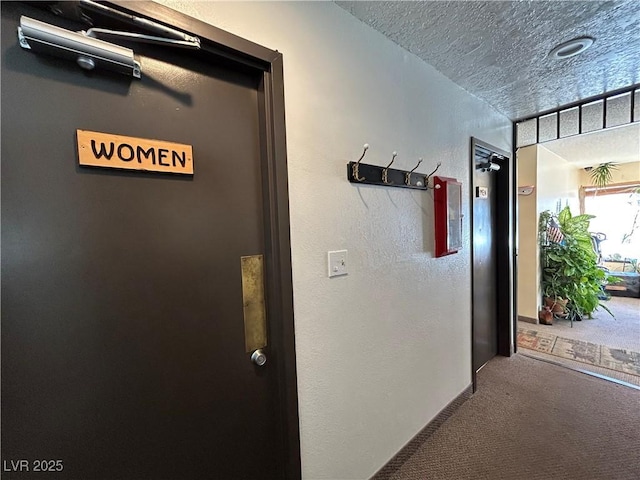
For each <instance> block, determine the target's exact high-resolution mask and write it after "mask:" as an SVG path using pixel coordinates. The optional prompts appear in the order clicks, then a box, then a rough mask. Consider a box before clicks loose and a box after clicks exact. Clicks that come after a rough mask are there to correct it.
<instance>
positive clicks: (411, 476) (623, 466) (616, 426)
mask: <svg viewBox="0 0 640 480" xmlns="http://www.w3.org/2000/svg"><path fill="white" fill-rule="evenodd" d="M478 387H479V388H478V391H477V392H476V393H475V394H474V396H473V397H471V399H469V400H468V401H467V402H466V403H464V404H463V405H462V406H461V407H460V409H459V410H458V411H457V412H456V413H455V414H454V415H453V416H452V417H451V418H449V419H448V420H447V421H446V422H445V423H444V424H443V425H442V426H441V427H440V428H439V429H438V430H437V431H436V432H435V433H434V434H433V435H432V436H431V437H429V438H428V439H427V440H426V441H425V442H424V443H423V444H422V445H421V446H420V447H419V448H418V449H417V451H416V452H415V453H414V454H413V456H412V457H410V458H409V459H408V460H407V461H406V462H405V463H404V464H403V465H402V466H401V467H400V468H399V469H398V470H396V471H395V472H393V473H391V474H390V476H389V477H388V478H392V479H396V480H401V479H402V480H432V479H433V480H435V479H442V480H465V479H469V480H472V479H473V480H484V479H486V480H638V479H640V391H638V390H634V389H631V388H629V387H625V386H623V385H618V384H615V383H612V382H608V381H606V380H601V379H599V378H595V377H591V376H588V375H585V374H582V373H579V372H575V371H572V370H569V369H566V368H563V367H559V366H556V365H551V364H548V363H545V362H542V361H540V360H536V359H533V358H528V357H524V356H523V355H516V356H513V357H511V358H505V357H496V358H495V359H493V360H492V361H490V362H489V363H488V364H487V365H486V366H485V367H484V368H483V369H482V370H481V371H480V372H479V373H478Z"/></svg>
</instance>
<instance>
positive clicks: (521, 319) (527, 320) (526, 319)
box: [518, 315, 538, 325]
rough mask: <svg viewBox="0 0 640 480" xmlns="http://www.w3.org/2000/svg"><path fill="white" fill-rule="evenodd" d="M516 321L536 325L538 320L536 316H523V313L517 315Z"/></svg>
mask: <svg viewBox="0 0 640 480" xmlns="http://www.w3.org/2000/svg"><path fill="white" fill-rule="evenodd" d="M518 321H519V322H525V323H535V324H536V325H537V324H538V320H537V319H536V318H531V317H525V316H524V315H518Z"/></svg>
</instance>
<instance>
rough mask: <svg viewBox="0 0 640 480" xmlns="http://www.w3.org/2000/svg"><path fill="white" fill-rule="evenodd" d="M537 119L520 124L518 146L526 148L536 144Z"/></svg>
mask: <svg viewBox="0 0 640 480" xmlns="http://www.w3.org/2000/svg"><path fill="white" fill-rule="evenodd" d="M536 143H537V142H536V119H535V118H533V119H531V120H527V121H525V122H520V123H518V125H517V128H516V146H517V147H526V146H527V145H534V144H536Z"/></svg>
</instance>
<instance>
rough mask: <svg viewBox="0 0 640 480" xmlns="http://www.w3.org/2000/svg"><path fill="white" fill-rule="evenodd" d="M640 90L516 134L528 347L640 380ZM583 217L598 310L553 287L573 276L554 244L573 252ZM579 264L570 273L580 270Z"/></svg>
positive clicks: (567, 111)
mask: <svg viewBox="0 0 640 480" xmlns="http://www.w3.org/2000/svg"><path fill="white" fill-rule="evenodd" d="M638 96H639V91H638V90H637V88H631V89H628V90H627V91H626V92H622V93H620V92H618V93H617V94H615V95H612V96H610V97H605V98H600V99H595V100H594V99H591V100H589V101H586V102H584V104H583V105H577V106H569V107H563V108H561V109H559V110H558V111H557V112H553V113H547V114H542V115H540V116H538V117H536V118H534V119H528V120H525V121H524V122H520V123H518V122H517V132H516V135H515V142H514V143H515V144H516V145H517V146H518V149H517V153H516V158H517V165H518V173H517V182H518V197H517V203H518V221H517V230H518V282H517V292H518V295H517V304H518V306H517V309H518V334H517V344H518V347H519V348H520V350H519V351H520V352H521V353H524V354H526V355H531V356H535V357H536V358H541V359H544V360H547V361H551V362H553V363H559V364H562V365H564V366H568V367H570V368H574V369H577V370H581V371H586V372H591V373H593V374H597V375H599V376H603V377H605V378H608V379H613V380H615V381H619V382H622V383H626V384H628V385H632V386H638V387H640V272H638V271H637V263H638V260H639V258H638V257H640V248H639V247H638V245H640V243H638V242H640V234H639V233H638V227H637V224H638V220H637V216H639V215H640V214H639V213H638V212H639V210H640V206H639V205H638V200H639V199H640V190H638V188H639V187H640V124H638V123H637V120H638V118H639V115H638V101H637V100H638ZM614 102H615V103H618V104H619V105H618V106H620V105H622V108H621V110H616V113H615V115H616V119H615V120H614V119H613V118H612V117H611V112H612V111H613V109H611V108H610V109H609V113H610V114H609V115H607V105H609V107H611V105H612V104H613V103H614ZM583 107H584V108H583ZM620 112H622V113H620ZM572 116H573V117H574V118H573V120H572V121H569V118H570V117H572ZM563 119H564V122H563ZM634 122H635V123H634ZM602 165H605V167H604V169H605V170H606V166H607V165H608V166H609V167H611V168H610V171H609V174H610V175H609V176H608V177H607V178H606V182H604V183H598V181H597V180H598V179H597V177H598V175H597V172H598V170H600V171H602V170H603V168H602V167H601V166H602ZM567 212H570V213H567ZM544 215H546V217H544ZM582 215H593V216H594V218H591V217H582ZM572 219H573V220H572ZM578 220H584V221H585V222H586V224H585V232H586V235H587V237H586V241H582V240H580V242H581V243H582V245H583V246H584V247H585V251H586V250H590V252H589V254H588V256H589V257H590V258H592V267H590V268H591V270H590V272H596V273H595V274H594V275H596V276H600V277H601V281H600V283H599V285H597V288H599V291H596V290H594V291H593V292H592V294H593V295H596V296H597V298H596V304H595V305H594V308H592V309H589V308H586V307H584V306H582V305H580V301H581V299H580V298H578V294H577V293H575V292H576V289H574V290H573V291H564V296H565V297H567V299H568V307H564V306H563V305H561V303H562V302H560V301H559V300H557V301H556V300H554V299H553V298H556V297H555V296H554V295H552V294H553V293H554V292H560V291H561V290H562V288H561V280H562V278H564V277H562V276H561V275H555V274H556V273H557V272H558V271H559V270H558V269H556V270H553V268H556V267H557V262H556V263H554V261H555V259H552V260H551V261H550V260H549V257H548V252H553V254H557V253H562V255H559V258H558V259H559V260H562V261H567V260H566V259H567V258H569V257H568V255H569V250H570V247H571V245H572V241H574V240H575V238H576V232H575V231H573V230H571V229H572V228H573V227H574V226H575V224H576V222H577V221H578ZM569 267H570V268H568V269H567V270H566V271H565V272H564V273H566V275H564V276H565V277H569V276H570V274H574V273H577V272H573V271H572V270H573V267H571V266H569ZM580 268H582V266H580ZM576 269H577V266H576ZM598 272H599V273H598ZM554 275H555V276H554ZM577 278H578V280H577V281H576V282H574V284H575V285H577V286H578V287H580V288H582V287H583V286H584V285H587V284H589V282H590V280H589V279H590V278H591V277H589V275H587V276H585V275H582V276H581V277H577ZM554 279H555V280H558V283H557V284H555V285H552V283H553V281H554ZM636 284H637V286H636ZM545 297H547V298H549V299H550V300H548V301H547V303H545ZM561 297H562V294H558V295H557V298H561ZM572 298H573V301H572ZM578 306H580V307H581V308H578ZM549 311H551V312H549ZM576 312H577V313H579V315H578V314H576ZM609 312H611V313H609ZM575 320H580V321H575ZM545 323H549V324H545Z"/></svg>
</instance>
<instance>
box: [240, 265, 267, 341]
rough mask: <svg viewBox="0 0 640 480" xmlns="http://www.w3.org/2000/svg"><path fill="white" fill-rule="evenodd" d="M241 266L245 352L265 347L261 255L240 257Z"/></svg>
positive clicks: (265, 329) (265, 323) (264, 310)
mask: <svg viewBox="0 0 640 480" xmlns="http://www.w3.org/2000/svg"><path fill="white" fill-rule="evenodd" d="M240 263H241V266H242V308H243V311H244V342H245V349H246V351H247V352H253V351H254V350H257V349H259V348H264V347H266V346H267V313H266V308H265V303H264V260H263V257H262V255H251V256H248V257H240Z"/></svg>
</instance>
